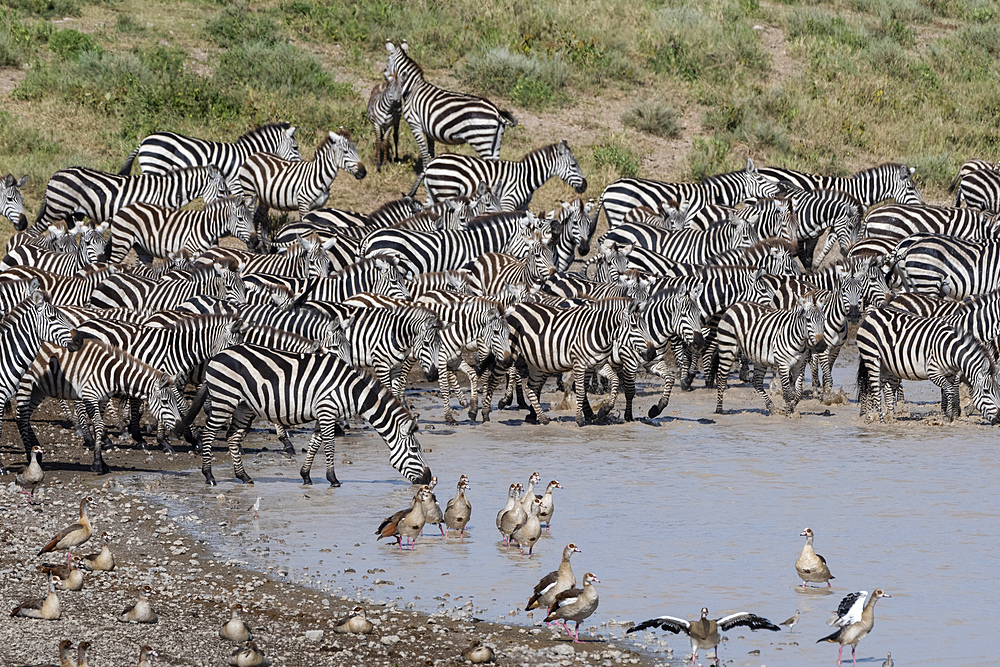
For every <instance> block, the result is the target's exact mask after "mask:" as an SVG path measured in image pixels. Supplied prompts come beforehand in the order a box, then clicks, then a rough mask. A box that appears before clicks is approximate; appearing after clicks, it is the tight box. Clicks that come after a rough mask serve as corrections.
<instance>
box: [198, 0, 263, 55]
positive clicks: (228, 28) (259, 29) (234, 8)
mask: <svg viewBox="0 0 1000 667" xmlns="http://www.w3.org/2000/svg"><path fill="white" fill-rule="evenodd" d="M205 32H206V33H207V34H208V36H209V38H210V39H211V40H212V41H213V42H215V43H216V44H218V45H219V46H221V47H222V48H224V49H227V48H230V47H236V46H243V45H245V44H246V43H248V42H261V43H264V44H277V43H278V42H279V41H280V37H279V35H278V26H277V24H275V23H274V21H272V20H271V19H270V18H269V17H268V16H265V15H263V14H260V13H258V12H255V11H253V10H252V9H250V7H249V6H248V5H247V4H246V3H245V2H235V3H233V4H231V5H229V6H228V7H226V8H225V9H223V10H222V11H221V12H219V15H218V16H216V17H215V18H214V19H209V21H208V22H207V23H206V24H205Z"/></svg>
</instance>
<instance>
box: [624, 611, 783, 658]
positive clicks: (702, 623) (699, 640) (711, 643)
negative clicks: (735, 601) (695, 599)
mask: <svg viewBox="0 0 1000 667" xmlns="http://www.w3.org/2000/svg"><path fill="white" fill-rule="evenodd" d="M740 626H744V627H748V628H750V629H751V630H774V631H780V630H781V628H780V627H778V626H777V625H775V624H774V623H772V622H771V621H769V620H767V619H766V618H764V617H763V616H758V615H756V614H751V613H750V612H746V611H738V612H736V613H735V614H729V615H728V616H723V617H722V618H720V619H717V620H714V621H713V620H710V619H709V618H708V607H702V609H701V618H700V619H699V620H697V621H687V620H685V619H683V618H677V617H676V616H658V617H657V618H651V619H649V620H648V621H643V622H642V623H639V624H638V625H635V626H632V627H631V628H629V629H628V630H626V631H625V634H629V633H632V632H638V631H639V630H645V629H646V628H660V629H661V630H667V631H668V632H673V633H674V634H677V633H680V632H683V633H685V634H686V635H687V636H688V638H690V640H691V665H692V667H694V662H695V660H696V659H697V658H698V649H704V650H706V651H707V650H708V649H714V658H715V662H716V663H718V662H719V641H720V640H721V637H720V636H719V630H723V631H725V630H730V629H732V628H735V627H740Z"/></svg>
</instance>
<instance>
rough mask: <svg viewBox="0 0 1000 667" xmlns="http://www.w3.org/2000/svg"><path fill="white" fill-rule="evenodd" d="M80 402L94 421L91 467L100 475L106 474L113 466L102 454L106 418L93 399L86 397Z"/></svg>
mask: <svg viewBox="0 0 1000 667" xmlns="http://www.w3.org/2000/svg"><path fill="white" fill-rule="evenodd" d="M79 402H80V403H84V404H85V406H86V410H87V416H89V417H90V420H91V421H92V422H93V423H94V462H93V463H92V464H90V469H91V470H93V471H94V472H96V473H97V474H98V475H106V474H108V473H109V472H111V468H110V467H109V466H108V464H107V463H105V462H104V457H103V456H102V455H101V445H102V444H103V443H104V438H105V436H106V432H105V429H104V419H103V417H101V408H100V406H99V405H98V404H97V402H96V401H93V400H87V399H84V400H82V401H79Z"/></svg>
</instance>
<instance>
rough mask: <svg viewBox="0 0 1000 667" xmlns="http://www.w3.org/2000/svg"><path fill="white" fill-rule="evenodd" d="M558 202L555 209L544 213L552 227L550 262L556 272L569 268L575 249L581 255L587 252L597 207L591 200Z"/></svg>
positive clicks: (595, 224)
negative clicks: (546, 214) (546, 213)
mask: <svg viewBox="0 0 1000 667" xmlns="http://www.w3.org/2000/svg"><path fill="white" fill-rule="evenodd" d="M559 204H560V206H559V208H557V209H555V210H553V211H551V212H550V213H549V214H548V216H547V218H548V220H549V226H550V227H551V228H552V241H551V245H552V261H553V263H554V264H555V267H556V270H557V271H569V267H570V265H571V264H572V263H573V260H575V259H576V254H577V252H579V253H580V256H581V257H585V256H586V255H588V254H589V253H590V239H591V237H593V235H594V230H595V228H596V227H597V216H598V214H599V213H600V209H599V208H598V207H597V204H596V203H595V202H594V200H593V199H591V200H589V201H587V202H584V201H583V200H582V199H574V200H573V201H571V202H564V201H561V200H560V202H559Z"/></svg>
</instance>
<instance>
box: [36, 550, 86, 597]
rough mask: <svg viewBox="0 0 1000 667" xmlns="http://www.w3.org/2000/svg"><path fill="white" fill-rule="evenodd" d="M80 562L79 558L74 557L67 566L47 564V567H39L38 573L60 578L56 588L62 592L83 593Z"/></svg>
mask: <svg viewBox="0 0 1000 667" xmlns="http://www.w3.org/2000/svg"><path fill="white" fill-rule="evenodd" d="M80 560H81V559H80V557H79V556H73V559H72V560H71V561H70V562H69V563H66V564H65V565H52V564H48V563H46V564H45V565H39V566H38V571H39V572H44V573H45V574H48V575H53V574H54V575H55V576H57V577H59V585H58V586H56V588H58V589H59V590H61V591H82V590H83V571H82V570H80V569H79V568H78V567H77V564H78V563H79V562H80Z"/></svg>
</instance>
